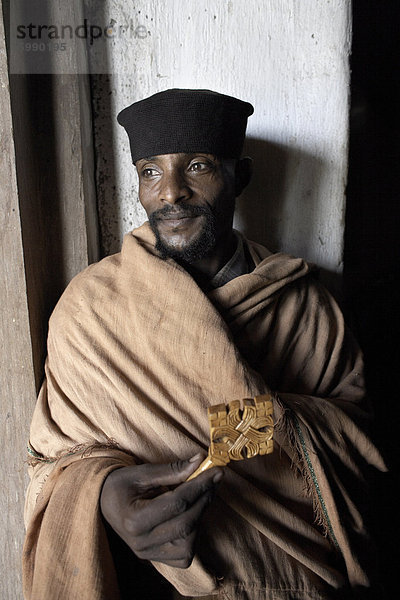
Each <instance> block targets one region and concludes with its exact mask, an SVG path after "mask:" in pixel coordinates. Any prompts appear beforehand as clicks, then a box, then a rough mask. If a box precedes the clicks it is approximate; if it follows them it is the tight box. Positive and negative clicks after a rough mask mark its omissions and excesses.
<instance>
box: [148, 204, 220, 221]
mask: <svg viewBox="0 0 400 600" xmlns="http://www.w3.org/2000/svg"><path fill="white" fill-rule="evenodd" d="M212 214H213V213H212V211H211V209H210V208H209V207H208V206H193V205H191V204H185V203H184V202H181V203H179V206H178V208H174V207H173V206H164V207H163V208H159V209H158V210H155V211H154V212H152V213H151V215H150V217H149V219H150V220H151V221H153V222H154V221H159V220H162V219H163V218H165V217H173V216H176V217H177V218H179V219H183V218H186V217H198V216H199V215H206V216H211V215H212Z"/></svg>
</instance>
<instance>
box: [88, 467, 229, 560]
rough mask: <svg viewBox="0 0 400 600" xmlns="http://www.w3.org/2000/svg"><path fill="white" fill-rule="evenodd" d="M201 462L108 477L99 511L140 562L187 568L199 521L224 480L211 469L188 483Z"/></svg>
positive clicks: (135, 469) (130, 469) (139, 469)
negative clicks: (216, 487)
mask: <svg viewBox="0 0 400 600" xmlns="http://www.w3.org/2000/svg"><path fill="white" fill-rule="evenodd" d="M203 458H204V457H203V456H201V455H196V456H195V457H193V458H192V459H190V460H186V461H178V462H175V463H170V464H166V465H165V464H164V465H151V464H144V465H136V466H133V467H123V468H121V469H117V470H115V471H113V472H112V473H110V475H108V477H107V479H106V480H105V482H104V485H103V489H102V493H101V498H100V506H101V511H102V513H103V516H104V518H105V519H106V520H107V521H108V523H109V524H110V525H111V527H112V528H113V529H114V530H115V531H116V532H117V533H118V535H119V536H120V537H121V538H122V539H123V540H124V542H125V543H126V544H128V546H129V547H130V548H131V550H133V552H134V553H135V554H136V556H138V557H139V558H142V559H146V560H153V561H157V562H162V563H164V564H166V565H170V566H173V567H180V568H183V569H186V568H187V567H188V566H189V565H190V564H191V562H192V560H193V555H194V541H195V537H196V528H197V526H198V522H199V519H200V517H201V515H202V513H203V511H204V509H205V507H206V506H207V505H208V504H209V502H210V501H211V499H212V496H213V493H214V489H215V486H216V484H217V483H218V481H219V480H220V479H221V477H222V475H223V471H222V469H220V468H213V469H210V470H209V471H205V472H204V473H202V474H201V475H199V476H198V477H196V478H195V479H192V480H191V481H188V482H186V479H187V478H188V477H189V475H190V474H191V473H193V471H195V469H196V468H197V467H198V466H199V464H200V463H201V461H202V459H203ZM165 486H168V487H170V486H172V487H173V489H171V490H168V491H165V489H166V487H165Z"/></svg>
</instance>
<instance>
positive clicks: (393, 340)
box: [344, 0, 400, 598]
mask: <svg viewBox="0 0 400 600" xmlns="http://www.w3.org/2000/svg"><path fill="white" fill-rule="evenodd" d="M399 9H400V5H399V3H398V0H386V1H385V2H375V1H372V0H354V1H353V54H352V61H351V63H352V64H351V67H352V109H351V123H350V125H351V129H350V157H349V158H350V160H349V179H348V191H347V213H346V236H345V276H344V282H345V293H346V311H347V314H348V316H349V317H350V318H351V321H352V325H353V329H354V330H355V332H356V335H357V337H358V340H359V341H360V343H361V345H362V348H363V350H364V354H365V360H366V376H367V385H368V391H369V394H370V396H371V399H372V402H373V404H374V407H375V414H376V416H375V425H374V427H375V429H374V435H375V440H376V442H377V444H378V445H379V447H380V448H381V450H382V452H383V454H384V456H385V459H386V462H387V465H388V467H389V473H388V474H385V475H377V476H376V478H375V487H374V491H373V493H374V525H375V536H376V539H377V542H378V548H379V557H380V569H381V579H382V582H383V583H384V584H385V587H386V594H387V595H386V596H385V597H387V598H392V597H393V598H394V597H397V587H398V585H397V564H396V563H397V561H396V557H397V546H398V536H399V533H400V517H399V511H398V501H397V490H398V486H399V483H400V481H399V477H398V471H399V454H400V453H399V448H398V446H399V442H398V438H399V435H398V427H399V423H400V403H399V402H398V391H397V388H396V377H397V376H398V373H399V364H400V360H399V359H400V353H399V334H400V326H399V325H400V323H399V321H400V319H399V313H400V286H399V284H400V269H399V266H400V235H399V226H400V202H399V200H400V112H399V105H400V79H399V67H400V36H399V29H400V18H399ZM395 561H396V562H395Z"/></svg>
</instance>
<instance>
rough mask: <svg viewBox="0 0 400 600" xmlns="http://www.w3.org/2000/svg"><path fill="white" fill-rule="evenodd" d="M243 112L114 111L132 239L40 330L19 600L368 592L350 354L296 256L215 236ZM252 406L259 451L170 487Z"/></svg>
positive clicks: (327, 302)
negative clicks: (268, 445)
mask: <svg viewBox="0 0 400 600" xmlns="http://www.w3.org/2000/svg"><path fill="white" fill-rule="evenodd" d="M252 111H253V108H252V106H251V105H250V104H248V103H246V102H242V101H240V100H237V99H235V98H232V97H229V96H225V95H222V94H217V93H215V92H210V91H206V90H168V91H166V92H161V93H159V94H155V95H154V96H152V97H150V98H147V99H145V100H142V101H141V102H137V103H134V104H133V105H132V106H130V107H128V108H126V109H125V110H124V111H122V113H120V115H119V122H120V123H121V124H122V125H123V126H124V127H125V129H126V130H127V133H128V136H129V141H130V146H131V154H132V160H133V163H134V164H135V166H136V169H137V172H138V177H139V199H140V201H141V203H142V205H143V206H144V208H145V210H146V212H147V215H148V218H149V223H145V224H144V225H143V226H142V227H140V228H139V229H136V230H134V231H133V232H132V234H129V235H128V236H126V237H125V240H124V244H123V247H122V251H121V253H119V254H116V255H114V256H111V257H108V258H106V259H104V260H103V261H101V262H100V263H98V264H96V265H92V266H90V267H89V268H88V269H86V270H85V271H84V272H83V273H82V274H80V275H79V276H78V277H76V278H75V279H74V280H73V281H72V282H71V284H70V285H69V286H68V288H67V290H66V292H65V293H64V295H63V297H62V298H61V300H60V302H59V304H58V306H57V307H56V309H55V311H54V313H53V315H52V318H51V320H50V327H49V339H48V359H47V363H46V379H45V382H44V384H43V387H42V390H41V393H40V396H39V399H38V404H37V407H36V411H35V415H34V418H33V422H32V428H31V437H30V448H29V451H30V454H31V457H32V473H31V475H32V482H31V486H30V490H29V494H28V499H27V511H26V513H27V522H28V528H27V538H26V542H25V547H24V583H25V595H26V598H27V600H31V599H38V600H39V599H40V600H43V599H44V598H46V600H49V599H52V598H63V599H65V598H71V599H72V598H80V599H87V600H96V599H112V600H113V599H116V598H120V597H127V598H150V597H157V598H161V596H160V595H159V596H154V595H153V596H152V593H151V592H150V591H149V590H150V585H151V583H150V580H149V581H148V586H149V587H148V588H147V591H146V592H138V583H137V582H138V579H139V577H140V574H141V573H142V572H143V571H144V570H146V568H147V565H148V561H152V562H153V564H154V566H155V567H156V569H157V570H158V571H159V572H160V573H161V574H162V575H163V576H164V577H165V578H166V579H167V580H168V581H170V582H171V583H172V584H173V585H174V586H175V588H176V589H177V590H178V591H179V592H180V593H181V594H183V595H185V596H189V597H205V596H216V597H220V598H229V599H235V600H237V599H241V600H242V599H243V600H245V599H248V600H250V599H251V600H259V599H261V598H263V599H264V598H273V599H274V600H281V599H286V600H288V599H290V600H292V599H295V598H296V599H300V598H302V599H309V598H313V599H314V598H324V599H330V598H341V599H342V598H346V597H352V596H353V594H359V595H360V596H361V597H363V596H364V595H365V594H367V592H368V590H370V589H371V586H372V583H371V579H373V576H374V574H373V572H372V563H371V556H370V540H369V537H368V533H367V530H366V528H365V525H364V522H363V514H362V508H363V506H362V504H363V500H365V486H364V483H365V480H364V475H365V471H366V467H367V465H368V463H369V464H373V465H375V466H376V467H378V468H384V466H383V465H382V462H381V459H380V456H379V454H378V453H377V451H376V450H375V448H374V446H373V445H372V444H371V442H370V441H369V439H368V436H367V433H366V431H367V424H368V420H369V415H368V407H367V405H366V403H365V400H364V391H363V381H362V361H361V356H360V353H359V350H358V348H357V346H356V344H355V343H354V341H353V339H352V337H351V335H350V333H349V332H348V331H347V330H346V327H345V325H344V323H343V318H342V315H341V313H340V311H339V310H338V308H337V306H336V304H335V302H334V301H333V299H332V298H331V297H330V295H329V294H328V293H327V292H326V291H325V290H324V289H322V288H321V287H320V286H319V285H318V283H317V282H315V281H314V279H313V277H312V272H311V269H310V267H309V266H308V265H307V264H306V263H305V262H304V261H303V260H301V259H295V258H292V257H289V256H286V255H283V254H277V255H273V254H271V253H270V252H268V251H267V250H266V249H265V248H263V247H262V246H259V245H257V244H254V243H252V242H249V241H247V240H245V239H244V238H242V236H241V235H239V234H238V233H237V232H234V231H233V229H232V220H233V212H234V204H235V197H236V196H238V195H239V194H240V193H241V191H242V190H243V188H244V187H245V185H246V184H247V183H248V181H249V178H250V168H251V161H250V160H249V159H247V158H245V159H243V158H241V152H242V146H243V140H244V135H245V129H246V123H247V118H248V116H249V115H250V114H251V113H252ZM260 395H266V397H268V398H270V400H269V401H270V402H271V403H272V408H273V414H274V423H275V430H274V444H275V450H274V452H273V453H272V454H269V455H267V456H257V457H255V458H252V459H247V460H242V461H238V462H235V463H233V462H232V463H230V465H229V467H227V468H224V469H221V468H218V467H217V468H213V469H210V470H208V471H205V472H203V473H202V474H200V475H199V476H198V477H196V478H194V479H191V480H190V481H186V480H187V479H188V477H189V476H190V475H191V474H192V473H193V472H194V471H195V470H196V468H197V467H198V466H199V464H200V462H201V460H202V458H203V457H204V451H205V449H206V448H207V446H208V443H209V433H208V421H207V407H208V406H210V405H215V404H221V403H224V404H227V403H229V402H231V401H232V400H241V401H243V399H245V398H253V397H256V396H260ZM190 457H192V458H190ZM138 559H139V560H138ZM132 572H133V577H132V578H131V580H130V582H129V575H130V574H132Z"/></svg>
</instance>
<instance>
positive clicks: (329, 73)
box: [87, 0, 351, 273]
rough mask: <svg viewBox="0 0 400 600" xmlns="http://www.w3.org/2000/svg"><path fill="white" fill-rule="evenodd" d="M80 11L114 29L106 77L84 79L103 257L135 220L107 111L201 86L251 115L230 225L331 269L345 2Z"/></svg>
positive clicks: (131, 186)
mask: <svg viewBox="0 0 400 600" xmlns="http://www.w3.org/2000/svg"><path fill="white" fill-rule="evenodd" d="M87 4H88V6H89V7H90V6H95V5H96V7H97V8H96V15H97V19H98V20H99V18H100V16H101V18H102V19H103V21H104V23H105V24H107V23H112V24H113V27H114V28H117V27H120V29H119V34H118V35H116V36H115V37H113V38H112V39H109V40H107V47H106V58H105V60H107V64H105V63H104V68H103V71H104V72H108V73H110V75H109V76H108V75H99V76H95V77H93V100H94V106H95V137H96V151H97V157H98V163H97V164H98V172H97V185H98V195H99V212H100V221H101V227H102V239H103V246H104V250H105V251H106V252H107V253H110V252H114V251H117V250H118V249H119V246H120V244H121V239H122V236H123V234H124V233H125V232H127V231H128V230H130V229H131V228H132V227H134V226H137V225H139V224H140V223H141V222H143V220H145V214H144V212H143V211H142V209H141V208H140V206H139V204H138V201H137V182H136V177H135V173H134V169H133V167H132V165H131V160H130V155H129V146H128V140H127V138H126V134H125V132H124V130H123V129H122V127H120V126H119V125H118V124H117V123H116V120H115V117H116V114H117V113H118V112H119V110H121V109H122V108H124V107H125V106H127V105H128V104H130V103H132V102H133V101H135V100H139V99H141V98H143V97H145V96H147V95H150V94H152V93H155V92H158V91H161V90H164V89H167V88H171V87H193V88H209V89H214V90H216V91H219V92H223V93H226V94H232V95H234V96H237V97H239V98H242V99H244V100H247V101H250V102H251V103H252V104H253V105H254V107H255V113H254V115H253V116H252V117H250V119H249V126H248V136H249V139H248V141H247V143H246V153H247V154H249V155H252V156H253V158H254V159H255V168H254V178H253V181H252V183H251V185H250V186H249V188H248V190H247V191H246V193H245V194H243V196H242V197H241V198H240V199H239V201H238V210H237V217H236V226H237V228H238V229H240V230H242V231H243V232H244V233H245V234H246V235H248V236H249V237H251V238H253V239H255V240H256V241H259V242H262V243H265V244H266V245H268V246H269V247H270V248H271V249H273V250H283V251H286V252H290V253H293V254H296V255H301V256H304V257H305V258H307V259H308V260H311V261H313V262H316V263H317V264H318V265H320V266H322V267H323V268H324V269H327V270H328V271H331V272H333V273H337V272H340V270H341V266H342V250H343V248H342V245H343V216H344V193H345V184H346V171H347V133H348V131H347V129H348V122H347V117H348V88H349V66H348V55H349V49H350V39H351V23H350V0H301V1H300V0H261V1H260V0H229V1H227V0H224V1H223V0H203V1H202V2H198V1H193V0H186V1H184V0H165V1H164V2H161V1H160V0H158V1H157V0H152V1H151V0H138V1H135V2H127V1H126V0H106V1H105V2H104V3H103V4H102V6H103V11H104V12H103V14H101V15H100V13H99V9H98V3H96V2H94V0H88V2H87ZM124 27H125V29H124ZM137 27H140V29H139V30H136V33H140V35H139V36H138V35H135V28H137ZM103 52H104V46H103Z"/></svg>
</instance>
